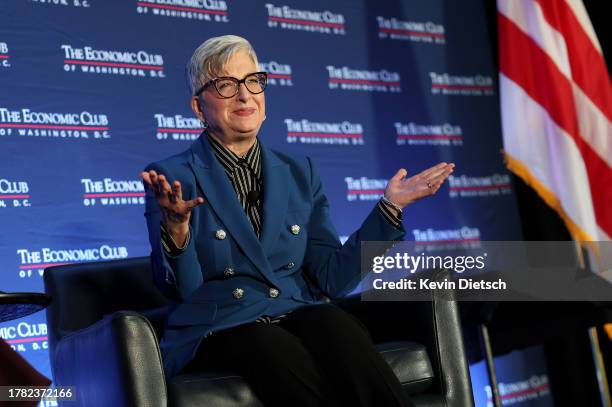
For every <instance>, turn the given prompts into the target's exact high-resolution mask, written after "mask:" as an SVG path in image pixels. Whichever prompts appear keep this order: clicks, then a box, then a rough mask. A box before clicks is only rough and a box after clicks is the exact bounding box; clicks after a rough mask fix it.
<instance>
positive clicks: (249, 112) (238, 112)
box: [232, 107, 255, 117]
mask: <svg viewBox="0 0 612 407" xmlns="http://www.w3.org/2000/svg"><path fill="white" fill-rule="evenodd" d="M232 113H234V114H236V115H238V116H242V117H246V116H250V115H252V114H253V113H255V109H253V108H252V107H251V108H245V109H237V110H234V111H233V112H232Z"/></svg>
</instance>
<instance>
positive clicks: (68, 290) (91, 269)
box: [44, 257, 168, 354]
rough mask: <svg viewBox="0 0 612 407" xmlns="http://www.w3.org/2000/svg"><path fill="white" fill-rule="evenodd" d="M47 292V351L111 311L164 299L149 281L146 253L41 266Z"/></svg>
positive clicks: (139, 308)
mask: <svg viewBox="0 0 612 407" xmlns="http://www.w3.org/2000/svg"><path fill="white" fill-rule="evenodd" d="M44 282H45V292H46V293H47V294H49V295H50V296H51V304H50V305H49V307H47V327H48V337H49V345H50V350H51V354H53V350H54V348H55V344H56V343H57V342H58V341H59V340H60V339H61V338H62V337H63V336H64V335H66V334H68V333H70V332H73V331H76V330H79V329H83V328H85V327H87V326H89V325H91V324H93V323H95V322H97V321H99V320H100V319H102V318H103V317H104V315H106V314H111V313H113V312H115V311H121V310H132V311H143V310H151V309H155V308H159V307H163V306H166V305H167V304H168V300H167V299H166V298H165V297H164V295H163V294H162V293H161V292H160V291H159V290H158V288H157V287H156V286H155V283H154V281H153V274H152V272H151V266H150V261H149V257H135V258H132V259H124V260H113V261H104V262H92V263H77V264H70V265H64V266H55V267H49V268H47V269H45V273H44Z"/></svg>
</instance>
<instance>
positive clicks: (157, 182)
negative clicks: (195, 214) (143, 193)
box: [140, 170, 204, 246]
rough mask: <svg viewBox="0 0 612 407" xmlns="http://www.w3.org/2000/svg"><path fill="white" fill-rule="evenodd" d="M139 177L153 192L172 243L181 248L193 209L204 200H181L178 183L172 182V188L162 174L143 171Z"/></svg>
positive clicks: (199, 198)
mask: <svg viewBox="0 0 612 407" xmlns="http://www.w3.org/2000/svg"><path fill="white" fill-rule="evenodd" d="M140 177H141V178H142V180H143V181H144V183H146V184H147V185H148V186H149V188H151V190H152V191H153V194H154V195H155V198H156V199H157V203H158V204H159V207H160V208H161V214H162V222H163V223H164V226H165V227H166V230H167V231H168V233H170V236H172V238H173V239H174V241H175V242H176V243H177V244H178V245H180V246H182V245H183V244H184V243H185V240H186V239H187V234H188V233H189V219H190V218H191V211H192V210H193V208H195V207H197V206H199V205H202V204H203V203H204V198H202V197H197V198H195V199H192V200H189V201H185V200H183V190H182V188H181V183H180V182H179V181H174V183H173V184H172V187H171V186H170V184H169V183H168V180H167V179H166V177H165V176H164V175H163V174H157V172H155V171H153V170H151V171H148V172H147V171H143V172H141V173H140Z"/></svg>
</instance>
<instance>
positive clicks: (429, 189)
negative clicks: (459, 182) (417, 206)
mask: <svg viewBox="0 0 612 407" xmlns="http://www.w3.org/2000/svg"><path fill="white" fill-rule="evenodd" d="M454 168H455V164H453V163H450V164H448V163H445V162H442V163H439V164H438V165H435V166H433V167H431V168H428V169H426V170H425V171H423V172H420V173H418V174H416V175H413V176H412V177H410V178H407V175H408V172H407V171H406V170H405V169H404V168H400V169H399V171H397V173H396V174H395V175H394V176H393V177H392V178H391V179H390V180H389V183H388V184H387V188H386V189H385V198H387V199H388V200H389V201H391V202H393V203H394V204H396V205H397V206H399V207H400V208H404V207H405V206H406V205H408V204H411V203H412V202H414V201H417V200H419V199H421V198H424V197H426V196H430V195H433V194H435V193H436V192H437V191H438V189H440V186H442V183H443V182H444V180H446V178H448V176H449V175H450V174H452V172H453V170H454Z"/></svg>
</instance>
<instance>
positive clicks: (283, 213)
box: [141, 35, 453, 406]
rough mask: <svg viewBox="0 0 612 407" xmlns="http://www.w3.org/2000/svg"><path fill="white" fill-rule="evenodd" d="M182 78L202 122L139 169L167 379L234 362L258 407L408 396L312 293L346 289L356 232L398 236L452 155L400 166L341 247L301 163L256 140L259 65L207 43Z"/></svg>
mask: <svg viewBox="0 0 612 407" xmlns="http://www.w3.org/2000/svg"><path fill="white" fill-rule="evenodd" d="M188 78H189V84H190V87H191V90H192V98H191V107H192V109H193V111H194V113H195V114H196V115H197V117H198V118H199V119H200V120H201V122H202V124H203V127H204V129H205V130H204V132H203V133H202V135H201V136H200V138H199V139H198V140H197V141H196V142H194V144H193V145H192V146H191V148H190V149H189V150H187V151H185V152H184V153H181V154H178V155H176V156H173V157H170V158H168V159H166V160H162V161H160V162H157V163H153V164H151V165H150V166H149V167H147V169H146V170H145V171H144V172H143V173H142V174H141V176H142V178H143V180H144V182H145V184H146V187H147V211H146V217H147V222H148V228H149V237H150V241H151V246H152V249H153V251H152V260H153V269H154V275H155V279H156V282H157V284H158V286H159V287H160V288H161V289H162V290H163V291H164V292H165V293H166V294H167V295H168V296H170V297H171V298H173V299H174V300H175V301H176V306H175V307H174V308H173V310H172V311H171V312H170V314H169V317H168V321H167V324H166V330H165V333H164V336H163V338H162V341H161V348H162V353H163V358H164V368H165V372H166V375H167V377H168V378H170V377H172V376H174V375H175V374H177V373H179V372H181V371H184V370H193V369H205V368H210V369H222V370H225V371H227V370H233V371H234V372H235V373H238V374H240V375H241V376H242V377H243V378H244V379H245V380H246V381H247V382H248V383H249V384H250V385H251V387H252V388H253V391H254V392H255V393H256V394H257V396H258V397H259V398H260V399H261V400H262V402H263V403H264V405H266V406H277V405H278V406H287V405H291V406H322V405H351V406H381V405H384V406H409V405H411V403H410V401H409V400H408V399H407V398H406V396H405V395H404V394H403V392H402V389H401V386H400V383H399V381H398V380H397V378H396V377H395V375H394V374H393V372H392V371H391V369H390V368H389V366H388V365H387V364H386V363H385V362H384V360H383V359H382V358H381V357H380V355H379V354H378V353H377V352H376V351H375V350H374V348H373V346H372V342H371V339H370V336H369V333H368V332H367V331H366V330H365V328H364V327H363V326H362V325H361V324H359V322H357V321H356V320H355V319H354V318H353V317H351V316H349V315H348V314H346V313H345V312H344V311H342V310H341V309H339V308H338V307H336V306H334V305H331V304H327V303H325V302H324V301H322V300H320V299H318V298H320V296H319V297H317V296H316V295H315V294H314V293H315V292H317V290H321V291H323V292H324V293H325V294H326V295H327V296H329V297H332V298H335V297H341V296H343V295H346V294H347V293H348V292H350V291H351V290H352V289H353V288H354V287H355V286H356V285H357V283H358V282H359V279H360V267H359V262H360V254H359V247H360V242H361V241H368V240H370V241H376V240H378V241H380V240H400V239H402V237H403V236H404V233H405V232H404V229H403V227H402V224H401V211H402V209H403V208H404V207H405V206H406V205H408V204H410V203H411V202H414V201H416V200H417V199H420V198H423V197H425V196H428V195H432V194H434V193H435V192H436V191H437V190H438V189H439V188H440V185H441V184H442V183H443V182H444V180H445V179H446V178H447V177H448V175H449V174H450V173H451V172H452V170H453V164H446V163H440V164H438V165H437V166H435V167H432V168H430V169H428V170H426V171H423V172H422V173H420V174H418V175H416V176H413V177H411V178H407V177H406V171H405V170H404V169H400V170H399V171H398V172H397V173H396V174H395V176H393V178H391V180H390V181H389V183H388V185H387V187H386V189H385V193H384V198H382V200H381V201H380V202H379V203H378V204H377V205H376V207H375V208H373V210H372V212H371V213H370V215H369V216H368V217H367V218H366V220H365V221H364V222H363V224H362V226H361V227H360V228H359V230H358V231H356V232H355V233H354V234H353V235H351V237H350V238H349V239H348V240H347V241H346V243H345V244H344V245H341V244H340V242H339V240H338V235H337V233H336V231H335V229H334V227H333V225H332V224H331V221H330V218H329V203H328V201H327V198H326V197H325V194H324V193H323V189H322V186H321V181H320V179H319V177H318V175H317V172H316V170H315V169H314V167H313V165H312V162H311V160H310V159H309V158H301V157H290V156H287V155H285V154H282V153H279V152H276V151H272V150H269V149H267V148H266V147H265V146H264V145H263V143H262V142H261V141H260V140H259V139H258V137H257V135H258V132H259V129H260V127H261V124H262V122H263V121H264V120H265V117H266V116H265V108H266V105H265V96H264V90H265V86H266V79H267V76H266V73H265V72H259V69H258V62H257V56H256V54H255V51H254V50H253V48H252V47H251V45H250V44H249V43H248V41H247V40H245V39H243V38H240V37H237V36H232V35H226V36H222V37H216V38H211V39H209V40H207V41H206V42H204V43H203V44H202V45H200V46H199V47H198V48H197V49H196V50H195V52H194V54H193V56H192V58H191V60H190V62H189V65H188ZM331 389H333V392H332V390H331Z"/></svg>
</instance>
